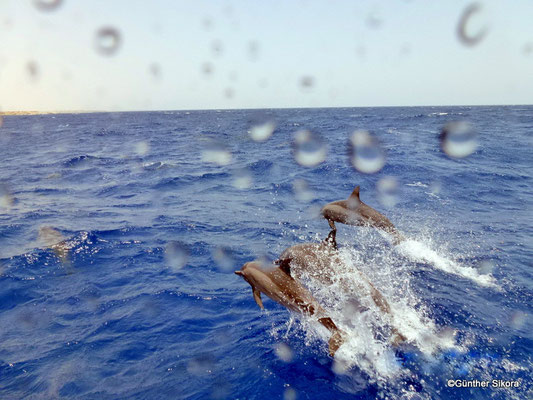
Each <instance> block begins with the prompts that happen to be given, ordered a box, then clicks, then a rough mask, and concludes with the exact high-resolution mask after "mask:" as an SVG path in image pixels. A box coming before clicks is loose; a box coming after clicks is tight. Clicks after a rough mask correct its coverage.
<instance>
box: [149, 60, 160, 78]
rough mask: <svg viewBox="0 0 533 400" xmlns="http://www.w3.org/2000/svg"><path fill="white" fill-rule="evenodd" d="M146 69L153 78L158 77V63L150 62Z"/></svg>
mask: <svg viewBox="0 0 533 400" xmlns="http://www.w3.org/2000/svg"><path fill="white" fill-rule="evenodd" d="M148 71H149V72H150V74H151V75H152V76H153V77H154V78H155V79H159V78H160V77H161V67H160V66H159V64H156V63H152V64H150V66H149V67H148Z"/></svg>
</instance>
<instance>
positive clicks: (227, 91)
mask: <svg viewBox="0 0 533 400" xmlns="http://www.w3.org/2000/svg"><path fill="white" fill-rule="evenodd" d="M224 96H226V98H228V99H231V98H233V96H235V91H234V90H233V89H232V88H226V89H225V90H224Z"/></svg>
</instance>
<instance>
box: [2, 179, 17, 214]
mask: <svg viewBox="0 0 533 400" xmlns="http://www.w3.org/2000/svg"><path fill="white" fill-rule="evenodd" d="M13 204H15V199H14V197H13V195H12V194H11V192H10V191H9V188H8V187H7V185H6V184H4V183H1V182H0V209H2V208H5V209H10V208H11V207H12V206H13Z"/></svg>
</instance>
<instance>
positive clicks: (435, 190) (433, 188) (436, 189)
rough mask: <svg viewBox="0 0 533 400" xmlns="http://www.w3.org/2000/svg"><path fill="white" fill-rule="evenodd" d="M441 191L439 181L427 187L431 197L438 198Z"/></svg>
mask: <svg viewBox="0 0 533 400" xmlns="http://www.w3.org/2000/svg"><path fill="white" fill-rule="evenodd" d="M441 190H442V183H440V182H439V181H433V182H431V183H430V185H429V193H430V194H431V195H433V196H438V195H439V194H440V191H441Z"/></svg>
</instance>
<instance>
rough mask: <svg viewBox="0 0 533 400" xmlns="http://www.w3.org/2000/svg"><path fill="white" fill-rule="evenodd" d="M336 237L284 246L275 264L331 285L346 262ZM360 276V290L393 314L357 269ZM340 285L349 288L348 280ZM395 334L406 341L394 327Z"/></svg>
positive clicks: (333, 235)
mask: <svg viewBox="0 0 533 400" xmlns="http://www.w3.org/2000/svg"><path fill="white" fill-rule="evenodd" d="M335 237H336V230H335V229H333V230H331V232H330V233H329V235H328V236H327V238H326V239H325V240H323V241H322V242H320V243H302V244H297V245H294V246H291V247H289V248H287V249H285V250H284V251H283V252H282V253H281V255H280V257H279V259H278V260H276V261H274V263H275V264H278V265H281V266H283V268H284V270H285V271H287V273H289V274H291V276H294V277H295V278H296V279H301V277H302V275H303V274H306V275H307V276H309V277H310V278H311V279H315V280H317V281H318V282H320V283H322V284H325V285H331V284H333V283H334V282H335V281H338V279H337V275H338V272H339V268H341V267H342V265H343V264H344V261H343V260H342V259H341V258H340V254H339V251H338V249H337V242H336V240H335ZM357 275H358V276H357V279H358V283H362V286H360V287H361V290H362V291H367V293H368V294H369V295H370V297H371V298H372V301H373V302H374V304H375V305H376V306H377V307H378V308H379V309H380V310H381V311H382V312H383V313H384V314H388V315H392V313H391V308H390V305H389V303H388V302H387V300H386V299H385V297H384V296H383V294H381V292H380V291H379V290H377V289H376V287H375V286H374V285H373V284H372V282H370V280H369V279H368V277H367V276H366V275H365V274H363V273H362V272H361V271H359V270H358V271H357ZM340 284H341V287H343V289H344V290H345V291H347V290H349V289H348V287H349V286H348V283H347V282H346V281H344V282H343V281H342V280H341V281H340ZM359 295H361V294H359ZM392 336H393V343H395V344H398V343H399V342H402V341H405V340H407V339H406V338H405V337H404V336H403V335H402V334H401V333H399V332H398V330H397V329H396V328H394V327H393V328H392Z"/></svg>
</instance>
